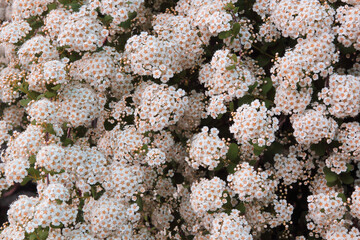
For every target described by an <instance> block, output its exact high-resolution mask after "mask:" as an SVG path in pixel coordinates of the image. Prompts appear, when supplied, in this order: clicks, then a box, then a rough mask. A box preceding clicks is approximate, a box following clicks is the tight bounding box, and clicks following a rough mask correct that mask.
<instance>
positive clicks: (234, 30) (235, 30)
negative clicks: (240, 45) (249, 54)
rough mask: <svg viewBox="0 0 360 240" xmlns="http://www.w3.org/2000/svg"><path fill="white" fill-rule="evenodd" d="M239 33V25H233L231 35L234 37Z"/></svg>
mask: <svg viewBox="0 0 360 240" xmlns="http://www.w3.org/2000/svg"><path fill="white" fill-rule="evenodd" d="M239 32H240V23H234V25H233V28H232V34H233V35H234V36H236V35H238V34H239Z"/></svg>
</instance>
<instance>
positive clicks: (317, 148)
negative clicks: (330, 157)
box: [310, 141, 327, 156]
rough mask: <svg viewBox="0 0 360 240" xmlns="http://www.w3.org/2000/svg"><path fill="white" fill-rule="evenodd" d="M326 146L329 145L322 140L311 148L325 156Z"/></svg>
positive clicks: (319, 154) (317, 153)
mask: <svg viewBox="0 0 360 240" xmlns="http://www.w3.org/2000/svg"><path fill="white" fill-rule="evenodd" d="M326 147H327V144H326V142H324V141H321V142H320V143H318V144H312V145H311V147H310V149H311V150H313V151H314V152H315V153H316V155H318V156H324V155H325V152H326Z"/></svg>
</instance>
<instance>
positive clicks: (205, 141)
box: [186, 127, 228, 170]
mask: <svg viewBox="0 0 360 240" xmlns="http://www.w3.org/2000/svg"><path fill="white" fill-rule="evenodd" d="M218 134H219V130H217V129H216V128H212V129H210V133H209V128H208V127H203V128H202V129H201V133H198V134H195V135H194V136H193V137H192V138H191V139H189V140H188V145H189V158H186V161H188V163H189V165H191V166H192V167H193V168H195V169H198V168H199V166H202V167H205V168H208V169H209V170H213V169H214V168H216V167H217V165H218V164H219V162H220V160H221V159H222V158H225V155H226V153H227V150H228V147H227V146H226V142H225V141H224V140H222V139H220V138H219V137H218Z"/></svg>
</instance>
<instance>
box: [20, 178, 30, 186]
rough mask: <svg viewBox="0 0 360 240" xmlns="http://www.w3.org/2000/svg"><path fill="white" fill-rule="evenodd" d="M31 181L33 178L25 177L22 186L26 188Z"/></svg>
mask: <svg viewBox="0 0 360 240" xmlns="http://www.w3.org/2000/svg"><path fill="white" fill-rule="evenodd" d="M30 181H31V177H25V178H24V179H23V181H22V182H21V183H20V185H21V186H25V185H26V184H27V183H28V182H30Z"/></svg>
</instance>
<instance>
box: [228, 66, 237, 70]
mask: <svg viewBox="0 0 360 240" xmlns="http://www.w3.org/2000/svg"><path fill="white" fill-rule="evenodd" d="M235 68H236V65H230V66H227V67H226V70H233V69H235Z"/></svg>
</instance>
